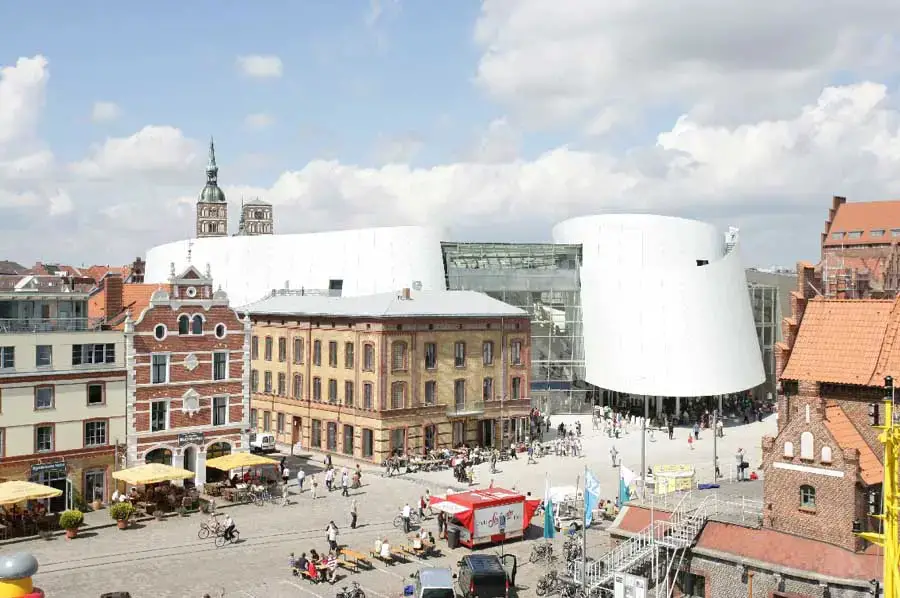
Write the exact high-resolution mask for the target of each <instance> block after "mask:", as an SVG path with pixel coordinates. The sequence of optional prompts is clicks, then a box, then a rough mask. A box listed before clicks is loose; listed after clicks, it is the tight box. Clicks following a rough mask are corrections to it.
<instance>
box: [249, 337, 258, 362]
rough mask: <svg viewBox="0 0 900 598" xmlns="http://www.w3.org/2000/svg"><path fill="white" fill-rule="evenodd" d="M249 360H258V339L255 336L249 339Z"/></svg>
mask: <svg viewBox="0 0 900 598" xmlns="http://www.w3.org/2000/svg"><path fill="white" fill-rule="evenodd" d="M250 359H259V337H258V336H256V335H253V337H252V338H251V339H250Z"/></svg>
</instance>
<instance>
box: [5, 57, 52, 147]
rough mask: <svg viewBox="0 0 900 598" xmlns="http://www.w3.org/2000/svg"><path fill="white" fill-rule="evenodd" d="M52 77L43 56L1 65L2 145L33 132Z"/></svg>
mask: <svg viewBox="0 0 900 598" xmlns="http://www.w3.org/2000/svg"><path fill="white" fill-rule="evenodd" d="M49 76H50V75H49V73H48V72H47V59H46V58H44V57H43V56H40V55H38V56H35V57H34V58H19V59H18V60H17V61H16V64H15V66H6V67H3V68H0V146H3V145H4V144H7V143H10V142H11V141H16V140H19V139H21V138H22V137H23V136H25V135H26V134H32V133H33V132H34V129H35V127H36V126H37V121H38V117H39V116H40V114H41V109H42V108H43V107H44V96H45V93H46V89H47V79H48V78H49Z"/></svg>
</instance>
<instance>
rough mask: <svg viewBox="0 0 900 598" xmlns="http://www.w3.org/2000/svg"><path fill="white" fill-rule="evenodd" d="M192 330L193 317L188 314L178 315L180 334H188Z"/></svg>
mask: <svg viewBox="0 0 900 598" xmlns="http://www.w3.org/2000/svg"><path fill="white" fill-rule="evenodd" d="M190 331H191V317H190V316H189V315H187V314H181V315H180V316H178V334H188V333H190Z"/></svg>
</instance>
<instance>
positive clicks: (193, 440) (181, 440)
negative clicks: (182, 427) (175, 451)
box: [178, 432, 203, 446]
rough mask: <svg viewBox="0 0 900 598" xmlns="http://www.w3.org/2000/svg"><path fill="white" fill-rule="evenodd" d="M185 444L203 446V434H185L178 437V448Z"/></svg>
mask: <svg viewBox="0 0 900 598" xmlns="http://www.w3.org/2000/svg"><path fill="white" fill-rule="evenodd" d="M186 444H203V432H185V433H184V434H179V435H178V446H185V445H186Z"/></svg>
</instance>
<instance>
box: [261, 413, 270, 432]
mask: <svg viewBox="0 0 900 598" xmlns="http://www.w3.org/2000/svg"><path fill="white" fill-rule="evenodd" d="M271 431H272V412H271V411H263V432H271Z"/></svg>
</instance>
